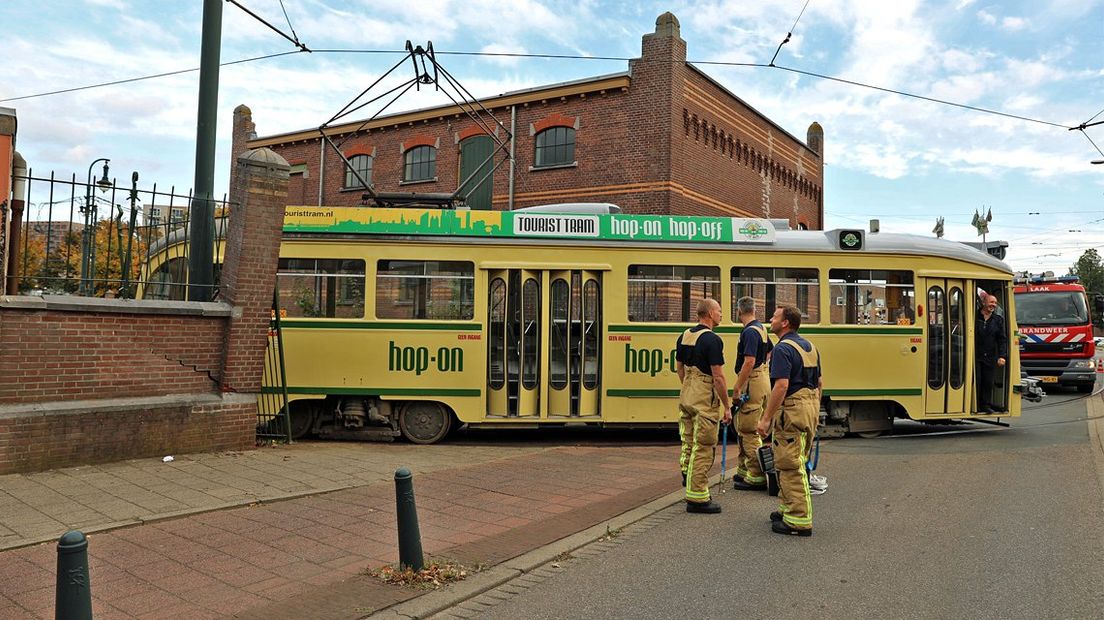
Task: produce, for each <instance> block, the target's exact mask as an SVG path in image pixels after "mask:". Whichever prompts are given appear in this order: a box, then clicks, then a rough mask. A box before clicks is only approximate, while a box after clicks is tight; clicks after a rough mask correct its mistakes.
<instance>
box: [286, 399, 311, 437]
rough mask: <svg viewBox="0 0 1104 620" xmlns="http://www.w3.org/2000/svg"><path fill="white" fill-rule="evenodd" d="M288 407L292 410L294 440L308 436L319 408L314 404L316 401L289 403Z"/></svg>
mask: <svg viewBox="0 0 1104 620" xmlns="http://www.w3.org/2000/svg"><path fill="white" fill-rule="evenodd" d="M288 407H289V409H290V410H291V438H292V440H296V439H302V438H303V437H306V436H307V433H309V432H310V430H311V427H312V426H314V416H315V414H316V413H317V410H318V408H317V407H315V406H314V403H312V402H310V401H305V400H297V401H294V402H291V403H288Z"/></svg>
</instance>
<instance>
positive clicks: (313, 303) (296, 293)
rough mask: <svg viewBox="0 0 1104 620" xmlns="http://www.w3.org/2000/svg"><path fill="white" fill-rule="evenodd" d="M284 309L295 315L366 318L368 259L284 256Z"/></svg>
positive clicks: (281, 276) (281, 270)
mask: <svg viewBox="0 0 1104 620" xmlns="http://www.w3.org/2000/svg"><path fill="white" fill-rule="evenodd" d="M276 278H277V281H278V283H279V285H280V310H281V311H282V312H284V313H285V315H286V316H288V317H292V318H296V317H299V318H357V319H360V318H364V261H362V260H352V259H349V260H346V259H333V258H281V259H280V263H279V268H278V269H277V271H276Z"/></svg>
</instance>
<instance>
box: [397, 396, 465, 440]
mask: <svg viewBox="0 0 1104 620" xmlns="http://www.w3.org/2000/svg"><path fill="white" fill-rule="evenodd" d="M451 426H452V416H451V415H449V412H448V410H446V409H445V408H444V407H443V406H442V405H441V404H440V403H432V402H424V401H418V402H412V403H408V404H407V405H406V406H405V407H403V408H402V413H401V414H399V430H400V431H402V434H403V437H406V439H407V441H409V442H410V443H417V444H430V443H437V442H438V441H440V440H441V439H442V438H444V436H445V435H447V434H448V432H449V427H451Z"/></svg>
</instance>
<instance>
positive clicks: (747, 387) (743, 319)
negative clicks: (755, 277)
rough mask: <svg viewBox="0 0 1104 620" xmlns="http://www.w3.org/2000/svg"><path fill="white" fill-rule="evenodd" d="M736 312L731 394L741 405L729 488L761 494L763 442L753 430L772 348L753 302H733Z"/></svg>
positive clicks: (766, 388) (760, 412)
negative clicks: (737, 335)
mask: <svg viewBox="0 0 1104 620" xmlns="http://www.w3.org/2000/svg"><path fill="white" fill-rule="evenodd" d="M736 312H737V313H738V314H739V316H740V323H742V324H743V325H744V329H743V331H742V332H740V342H739V344H737V345H736V389H735V390H734V391H733V394H734V395H735V397H736V399H737V402H738V403H739V402H741V401H742V404H740V405H739V411H738V412H737V413H736V433H737V437H738V449H737V452H736V476H735V477H734V478H733V481H732V487H733V488H734V489H737V490H740V491H762V490H765V489H766V488H767V476H766V475H765V474H764V473H763V469H762V467H760V465H759V458H758V456H757V455H758V450H759V446H761V445H763V441H762V439H761V438H760V437H759V435H758V434H757V433H756V432H755V427H756V426H757V425H758V424H759V418H760V417H761V416H762V415H763V407H764V406H766V404H767V396H769V395H770V377H768V376H767V375H768V370H769V369H768V368H767V364H766V361H767V354H768V353H770V350H771V347H772V345H771V341H770V339H769V338H767V330H766V328H765V327H763V324H762V323H760V322H759V321H758V320H757V319H756V318H755V299H753V298H751V297H741V298H740V299H739V300H737V301H736ZM745 391H746V392H747V394H746V395H744V393H745Z"/></svg>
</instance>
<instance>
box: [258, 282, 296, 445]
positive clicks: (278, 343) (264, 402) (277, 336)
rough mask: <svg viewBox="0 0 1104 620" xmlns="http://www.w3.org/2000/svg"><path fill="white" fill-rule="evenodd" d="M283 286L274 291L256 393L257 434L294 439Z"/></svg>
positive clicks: (283, 439)
mask: <svg viewBox="0 0 1104 620" xmlns="http://www.w3.org/2000/svg"><path fill="white" fill-rule="evenodd" d="M281 318H283V312H281V310H280V288H279V285H277V287H276V290H275V292H274V293H273V295H272V322H271V323H270V324H269V329H268V346H267V347H266V348H265V364H264V373H263V375H262V376H261V394H260V395H259V396H258V397H257V438H258V439H268V440H278V441H284V442H291V440H292V435H293V433H292V428H291V417H290V415H289V414H290V412H291V408H290V406H289V403H288V391H287V379H286V378H285V377H286V375H285V374H284V332H283V328H282V327H281V323H280V319H281Z"/></svg>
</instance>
